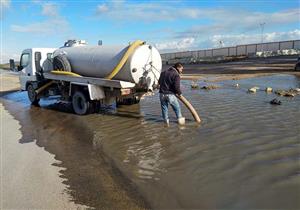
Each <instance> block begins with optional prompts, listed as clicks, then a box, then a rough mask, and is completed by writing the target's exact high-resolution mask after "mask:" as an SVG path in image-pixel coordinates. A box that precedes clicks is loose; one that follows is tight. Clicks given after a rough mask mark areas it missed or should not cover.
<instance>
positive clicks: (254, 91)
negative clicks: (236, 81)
mask: <svg viewBox="0 0 300 210" xmlns="http://www.w3.org/2000/svg"><path fill="white" fill-rule="evenodd" d="M248 92H249V93H256V88H250V89H248Z"/></svg>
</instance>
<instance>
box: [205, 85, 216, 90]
mask: <svg viewBox="0 0 300 210" xmlns="http://www.w3.org/2000/svg"><path fill="white" fill-rule="evenodd" d="M217 88H219V86H216V85H205V86H203V87H201V89H204V90H212V89H217Z"/></svg>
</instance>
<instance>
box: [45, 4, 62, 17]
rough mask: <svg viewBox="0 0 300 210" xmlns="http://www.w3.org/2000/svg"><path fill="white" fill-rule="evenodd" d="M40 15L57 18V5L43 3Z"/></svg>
mask: <svg viewBox="0 0 300 210" xmlns="http://www.w3.org/2000/svg"><path fill="white" fill-rule="evenodd" d="M42 14H43V15H45V16H48V17H58V16H59V14H58V5H57V4H54V3H45V4H43V5H42Z"/></svg>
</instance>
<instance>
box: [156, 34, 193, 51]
mask: <svg viewBox="0 0 300 210" xmlns="http://www.w3.org/2000/svg"><path fill="white" fill-rule="evenodd" d="M194 43H195V38H193V37H188V38H183V39H180V40H177V41H170V42H163V43H157V44H155V47H156V48H157V49H159V50H161V51H166V50H172V51H175V50H177V51H178V50H187V49H191V48H192V47H193V45H194Z"/></svg>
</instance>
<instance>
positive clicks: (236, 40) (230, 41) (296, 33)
mask: <svg viewBox="0 0 300 210" xmlns="http://www.w3.org/2000/svg"><path fill="white" fill-rule="evenodd" d="M299 37H300V30H299V29H296V30H293V31H288V32H270V33H265V34H264V35H263V42H275V41H285V40H295V39H299ZM220 41H222V42H223V45H224V46H235V45H241V44H251V43H260V42H261V34H253V35H248V34H237V35H214V36H212V37H210V38H209V39H208V40H207V41H206V42H207V43H209V45H210V47H213V48H216V47H220ZM203 44H204V43H203ZM200 45H201V44H200Z"/></svg>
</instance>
